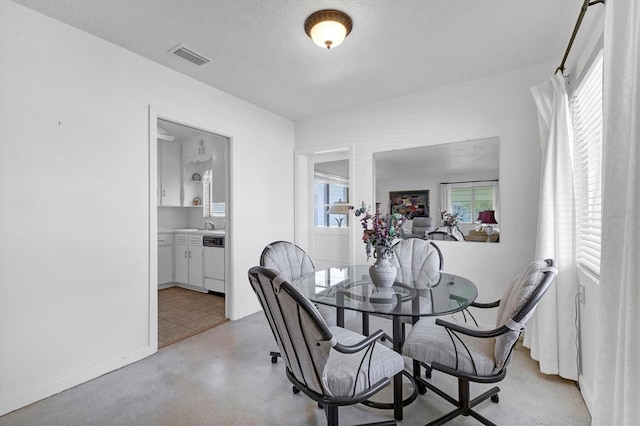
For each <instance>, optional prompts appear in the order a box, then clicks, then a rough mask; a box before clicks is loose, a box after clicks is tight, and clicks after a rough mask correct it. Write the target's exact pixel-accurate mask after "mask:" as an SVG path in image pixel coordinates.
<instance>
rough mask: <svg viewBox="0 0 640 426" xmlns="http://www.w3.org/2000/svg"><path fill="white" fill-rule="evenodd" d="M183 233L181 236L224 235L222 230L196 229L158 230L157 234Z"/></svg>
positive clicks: (224, 231) (224, 232)
mask: <svg viewBox="0 0 640 426" xmlns="http://www.w3.org/2000/svg"><path fill="white" fill-rule="evenodd" d="M177 232H178V233H183V234H200V235H225V234H226V230H224V229H213V230H211V229H196V228H178V229H158V234H170V233H177Z"/></svg>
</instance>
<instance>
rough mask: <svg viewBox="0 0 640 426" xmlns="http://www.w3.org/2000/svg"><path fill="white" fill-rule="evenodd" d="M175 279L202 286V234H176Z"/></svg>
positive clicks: (182, 282)
mask: <svg viewBox="0 0 640 426" xmlns="http://www.w3.org/2000/svg"><path fill="white" fill-rule="evenodd" d="M175 247H176V249H175V254H174V258H175V281H176V282H178V283H181V284H189V285H192V286H195V287H201V288H202V287H204V282H203V278H204V274H203V262H202V235H190V234H176V246H175Z"/></svg>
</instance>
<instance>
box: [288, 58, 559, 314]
mask: <svg viewBox="0 0 640 426" xmlns="http://www.w3.org/2000/svg"><path fill="white" fill-rule="evenodd" d="M556 66H557V64H549V63H548V64H543V65H538V66H533V67H530V68H526V69H522V70H519V71H516V72H509V73H505V74H502V75H495V76H491V77H487V78H482V79H479V80H475V81H470V82H466V83H463V84H458V85H455V86H451V87H445V88H441V89H438V90H431V91H425V92H420V93H415V94H412V95H409V96H404V97H399V98H395V99H390V100H387V101H383V102H379V103H375V104H371V105H367V106H362V107H358V108H354V109H351V110H348V111H342V112H339V113H335V114H330V115H325V116H319V117H313V118H309V119H307V120H303V121H300V122H297V123H296V151H298V150H300V151H307V152H310V151H313V150H314V147H316V146H322V145H327V144H334V145H339V144H340V141H350V143H353V145H352V147H353V148H352V149H353V158H354V164H353V171H352V176H353V181H352V194H353V197H352V201H353V203H354V204H356V205H359V204H360V202H361V201H365V202H366V203H367V204H369V205H373V200H374V193H373V191H374V190H373V153H374V152H379V151H389V150H391V149H402V148H410V147H416V146H422V145H434V144H440V143H446V142H458V141H464V140H470V139H480V138H490V137H494V136H497V137H499V138H500V186H501V187H500V193H501V194H500V203H501V204H500V206H501V226H500V229H501V238H500V243H499V244H480V243H468V244H460V243H458V242H448V241H442V242H438V245H439V247H440V248H441V249H442V252H443V254H444V256H445V262H446V269H447V271H449V272H451V273H456V274H460V275H463V276H466V277H469V278H471V279H472V280H473V281H474V282H475V283H476V284H477V285H478V288H479V294H480V297H479V299H478V300H480V301H492V300H496V299H498V298H499V297H500V296H501V295H502V293H503V291H504V289H505V287H506V285H507V284H508V283H509V281H510V280H511V278H513V276H515V275H516V274H517V273H519V272H520V271H521V270H522V269H523V268H524V267H525V266H527V265H528V264H529V262H531V261H532V260H533V256H534V250H535V235H536V222H537V210H538V189H539V176H540V158H541V151H540V142H539V136H538V121H537V113H536V108H535V104H534V101H533V98H532V96H531V92H530V87H532V86H533V85H535V84H537V83H539V82H541V81H543V80H545V79H546V78H548V77H549V75H550V73H551V72H553V70H554V68H555V67H556ZM389 84H392V83H389ZM345 146H346V145H345ZM409 189H411V188H409ZM433 203H434V201H433V200H432V201H431V208H432V209H433V208H434V205H433ZM297 207H299V208H303V206H297ZM296 219H298V218H296ZM503 224H504V225H503ZM302 226H303V224H301V223H299V222H297V223H296V227H297V228H296V229H297V230H298V229H300V228H301V227H302ZM300 232H302V231H300ZM352 234H353V235H352V240H353V247H355V253H354V254H355V259H356V261H357V262H359V263H365V262H366V256H365V252H364V246H363V244H362V243H361V242H360V238H361V235H360V233H359V232H353V233H352ZM296 235H298V231H297V234H296ZM502 235H504V238H502ZM479 321H480V322H483V323H485V324H491V323H493V322H494V321H495V313H494V312H492V313H490V314H489V313H481V314H479Z"/></svg>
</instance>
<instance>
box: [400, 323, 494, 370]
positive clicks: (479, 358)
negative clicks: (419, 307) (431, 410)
mask: <svg viewBox="0 0 640 426" xmlns="http://www.w3.org/2000/svg"><path fill="white" fill-rule="evenodd" d="M464 326H465V327H466V328H470V329H472V328H477V327H473V326H470V325H468V324H464ZM458 336H460V338H461V339H462V341H463V342H464V344H465V345H466V346H467V348H468V349H469V352H470V353H471V356H469V353H467V350H466V349H465V348H464V346H463V345H462V343H460V341H459V340H458V339H456V338H455V337H454V340H453V342H452V340H451V337H450V336H449V334H448V333H447V331H446V330H445V328H444V327H442V326H440V325H436V324H435V322H434V321H432V320H431V321H430V320H426V321H425V320H420V321H418V322H417V323H416V324H415V325H414V326H413V327H412V328H411V332H410V333H409V335H408V336H407V340H406V341H405V343H404V346H403V348H402V353H403V354H404V355H406V356H408V357H409V358H413V359H415V360H418V361H422V362H424V363H426V364H431V363H432V362H436V363H438V364H442V365H445V366H447V367H450V368H453V369H457V370H459V371H463V372H465V373H468V374H472V375H476V376H490V375H493V372H494V369H495V367H496V362H495V358H494V345H495V339H494V338H483V339H478V338H473V337H469V336H465V335H462V334H460V333H458ZM454 342H455V346H454ZM456 355H457V361H458V364H457V366H456ZM472 358H473V362H472ZM474 365H475V368H474Z"/></svg>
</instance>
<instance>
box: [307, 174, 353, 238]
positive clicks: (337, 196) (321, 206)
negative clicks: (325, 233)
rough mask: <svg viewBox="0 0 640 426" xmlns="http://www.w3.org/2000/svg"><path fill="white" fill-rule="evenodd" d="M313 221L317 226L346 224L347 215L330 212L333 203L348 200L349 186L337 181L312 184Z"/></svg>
mask: <svg viewBox="0 0 640 426" xmlns="http://www.w3.org/2000/svg"><path fill="white" fill-rule="evenodd" d="M313 192H314V206H315V214H314V218H315V220H314V223H315V226H317V227H341V226H347V224H348V220H349V216H348V215H342V214H330V213H329V208H330V207H331V205H332V204H333V203H346V202H348V200H349V187H348V186H345V185H341V184H337V183H325V182H322V181H320V182H318V180H317V179H316V183H315V184H314V191H313Z"/></svg>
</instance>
